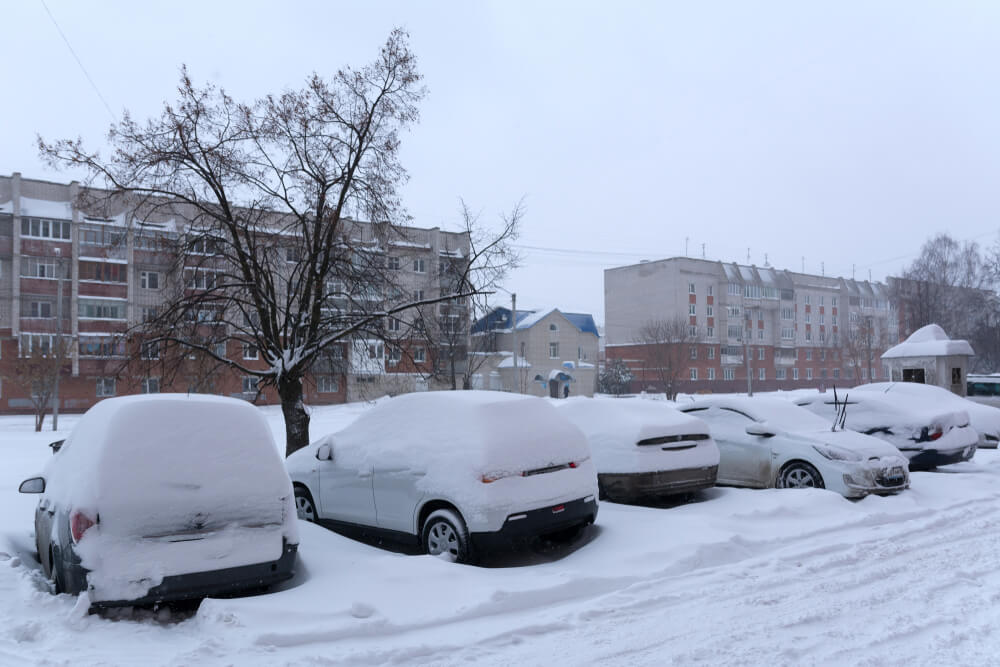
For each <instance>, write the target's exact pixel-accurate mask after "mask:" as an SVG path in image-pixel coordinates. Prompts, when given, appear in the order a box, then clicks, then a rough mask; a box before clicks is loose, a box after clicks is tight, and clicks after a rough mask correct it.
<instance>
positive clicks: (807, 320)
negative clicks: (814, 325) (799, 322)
mask: <svg viewBox="0 0 1000 667" xmlns="http://www.w3.org/2000/svg"><path fill="white" fill-rule="evenodd" d="M809 316H810V313H806V324H810V323H811V319H810V317H809Z"/></svg>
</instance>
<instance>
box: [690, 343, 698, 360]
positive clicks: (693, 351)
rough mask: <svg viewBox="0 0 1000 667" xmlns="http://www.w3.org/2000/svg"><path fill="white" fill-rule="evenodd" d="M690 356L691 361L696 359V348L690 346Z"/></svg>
mask: <svg viewBox="0 0 1000 667" xmlns="http://www.w3.org/2000/svg"><path fill="white" fill-rule="evenodd" d="M690 354H691V358H692V359H697V358H698V348H697V347H695V346H694V345H692V346H691V352H690Z"/></svg>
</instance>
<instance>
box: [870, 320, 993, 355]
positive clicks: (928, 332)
mask: <svg viewBox="0 0 1000 667" xmlns="http://www.w3.org/2000/svg"><path fill="white" fill-rule="evenodd" d="M974 355H975V352H973V351H972V346H971V345H969V342H968V341H965V340H952V339H950V338H948V334H946V333H945V332H944V329H942V328H941V327H939V326H938V325H936V324H928V325H927V326H925V327H921V328H919V329H917V330H916V331H914V332H913V333H912V334H910V337H909V338H907V339H906V340H904V341H903V342H902V343H900V344H899V345H896V346H895V347H890V348H889V349H888V350H886V352H885V354H883V355H882V358H883V359H899V358H901V357H950V356H964V357H971V356H974Z"/></svg>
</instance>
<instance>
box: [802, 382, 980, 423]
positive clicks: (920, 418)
mask: <svg viewBox="0 0 1000 667" xmlns="http://www.w3.org/2000/svg"><path fill="white" fill-rule="evenodd" d="M837 399H839V401H840V402H841V403H844V402H845V400H846V402H847V422H846V423H847V425H848V427H849V428H851V429H852V430H855V431H869V430H871V429H882V428H888V427H894V428H898V427H906V428H916V429H919V428H921V427H924V426H929V425H931V424H937V425H940V426H942V427H944V426H967V425H968V424H969V415H968V413H967V412H966V411H964V410H955V409H953V407H954V406H952V405H942V404H940V403H932V402H930V401H925V400H921V399H916V400H914V398H913V397H909V396H907V397H904V396H894V395H889V394H883V393H876V392H871V391H853V390H850V389H848V390H845V391H843V392H838V394H837ZM835 403H836V400H835V399H834V395H833V393H832V392H827V393H825V394H812V395H809V396H803V397H800V398H798V399H796V400H795V404H796V405H800V406H805V405H815V404H821V405H824V406H830V410H831V415H832V411H833V409H834V407H835Z"/></svg>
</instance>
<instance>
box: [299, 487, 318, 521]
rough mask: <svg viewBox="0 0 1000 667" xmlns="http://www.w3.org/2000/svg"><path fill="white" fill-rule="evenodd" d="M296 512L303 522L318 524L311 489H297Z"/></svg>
mask: <svg viewBox="0 0 1000 667" xmlns="http://www.w3.org/2000/svg"><path fill="white" fill-rule="evenodd" d="M295 511H296V512H297V513H298V515H299V518H300V519H302V520H303V521H310V522H312V523H316V504H315V503H314V502H313V499H312V494H311V493H309V489H306V488H304V487H301V486H296V487H295Z"/></svg>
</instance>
